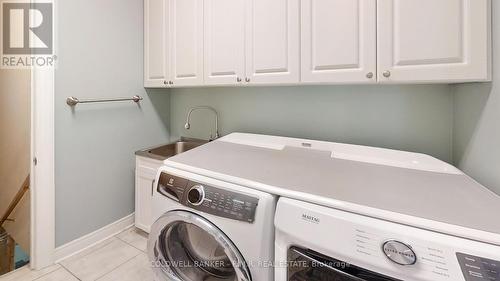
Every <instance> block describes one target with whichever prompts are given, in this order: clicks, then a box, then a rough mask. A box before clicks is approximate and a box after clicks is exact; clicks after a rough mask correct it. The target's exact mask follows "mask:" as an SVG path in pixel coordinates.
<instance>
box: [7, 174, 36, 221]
mask: <svg viewBox="0 0 500 281" xmlns="http://www.w3.org/2000/svg"><path fill="white" fill-rule="evenodd" d="M29 188H30V176H29V175H28V177H26V179H25V180H24V182H23V185H22V186H21V188H20V189H19V191H18V192H17V194H16V196H14V199H12V202H10V204H9V207H8V208H7V211H6V212H5V214H4V215H3V216H2V219H1V220H0V227H1V226H2V225H3V224H4V223H5V222H6V221H8V220H9V217H10V215H11V214H12V212H13V211H14V209H15V208H16V207H17V205H18V204H19V202H21V199H23V196H24V194H25V193H26V191H28V189H29Z"/></svg>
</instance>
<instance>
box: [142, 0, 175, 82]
mask: <svg viewBox="0 0 500 281" xmlns="http://www.w3.org/2000/svg"><path fill="white" fill-rule="evenodd" d="M167 5H168V2H167V0H144V86H145V87H152V88H157V87H166V86H167V80H168V69H167V66H168V65H169V62H168V61H167V59H168V56H167V54H168V48H167V45H166V42H167V36H168V34H167V29H168V24H167V17H166V14H167Z"/></svg>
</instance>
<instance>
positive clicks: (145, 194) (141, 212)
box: [135, 166, 156, 233]
mask: <svg viewBox="0 0 500 281" xmlns="http://www.w3.org/2000/svg"><path fill="white" fill-rule="evenodd" d="M136 169H137V170H136V175H135V226H136V227H137V228H139V229H142V230H144V231H146V232H148V233H149V231H150V228H151V225H152V219H153V218H152V213H151V208H152V206H151V204H152V198H153V192H154V187H155V176H156V171H155V170H154V169H150V168H147V167H144V166H137V168H136Z"/></svg>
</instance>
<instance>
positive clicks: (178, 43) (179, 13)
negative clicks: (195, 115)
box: [168, 0, 203, 87]
mask: <svg viewBox="0 0 500 281" xmlns="http://www.w3.org/2000/svg"><path fill="white" fill-rule="evenodd" d="M169 10H170V12H169V15H170V16H169V21H170V33H169V36H168V39H169V44H170V62H171V64H170V74H171V79H170V80H171V81H172V82H173V85H172V86H174V87H176V86H200V85H203V0H169Z"/></svg>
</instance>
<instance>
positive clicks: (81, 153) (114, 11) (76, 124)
mask: <svg viewBox="0 0 500 281" xmlns="http://www.w3.org/2000/svg"><path fill="white" fill-rule="evenodd" d="M57 21H58V25H57V29H58V30H57V31H58V33H57V35H58V44H57V55H58V66H57V69H56V93H55V119H56V120H55V130H56V132H55V142H56V143H55V145H56V155H55V156H56V166H55V172H56V244H57V246H61V245H63V244H65V243H67V242H70V241H72V240H74V239H77V238H79V237H82V236H84V235H85V234H88V233H91V232H93V231H95V230H97V229H100V228H102V227H104V226H106V225H108V224H110V223H113V222H115V221H117V220H119V219H121V218H123V217H125V216H127V215H129V214H132V213H133V212H134V169H135V156H134V152H135V151H136V150H139V149H142V148H145V147H148V146H151V145H156V144H161V143H166V142H168V139H169V134H168V118H169V109H170V104H169V95H168V94H165V92H164V91H149V92H148V93H146V91H145V90H144V87H143V79H142V77H143V75H142V68H143V59H142V54H143V47H142V46H143V28H142V26H143V1H142V0H131V1H122V0H106V1H100V0H72V1H66V0H63V1H58V5H57ZM135 94H139V95H141V96H143V97H144V100H143V101H142V102H141V104H140V106H138V105H136V104H134V103H132V102H121V103H109V104H88V105H78V106H77V107H76V108H75V110H71V108H70V107H69V106H67V105H66V104H65V100H66V97H68V96H75V97H78V98H95V97H102V98H113V97H123V96H133V95H135Z"/></svg>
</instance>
